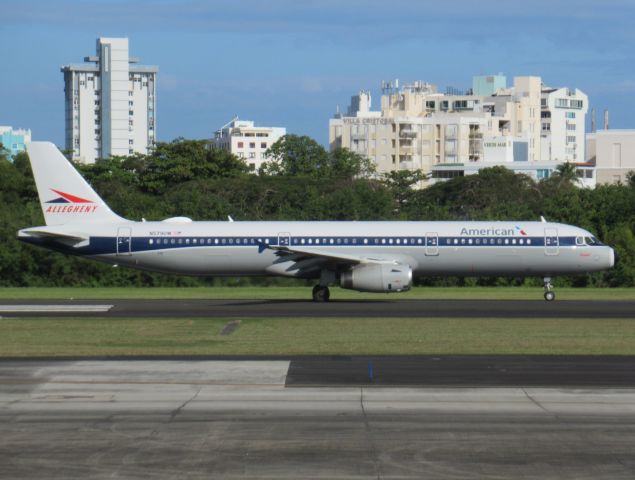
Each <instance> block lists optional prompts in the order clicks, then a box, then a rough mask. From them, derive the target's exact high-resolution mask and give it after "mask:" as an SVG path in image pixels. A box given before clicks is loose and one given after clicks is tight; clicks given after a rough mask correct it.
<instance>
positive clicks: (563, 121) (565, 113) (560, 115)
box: [541, 88, 589, 163]
mask: <svg viewBox="0 0 635 480" xmlns="http://www.w3.org/2000/svg"><path fill="white" fill-rule="evenodd" d="M588 108H589V99H588V97H587V96H586V95H585V94H584V93H583V92H581V91H580V90H578V89H573V90H571V89H568V88H543V89H542V95H541V139H542V140H541V148H542V152H541V159H542V160H545V161H555V162H571V163H576V162H582V161H584V158H585V152H584V150H585V119H586V114H587V111H588Z"/></svg>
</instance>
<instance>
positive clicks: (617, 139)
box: [586, 129, 635, 183]
mask: <svg viewBox="0 0 635 480" xmlns="http://www.w3.org/2000/svg"><path fill="white" fill-rule="evenodd" d="M586 143H587V150H586V155H587V157H586V159H587V161H588V162H590V163H592V164H594V165H595V172H596V177H597V183H618V182H622V183H626V182H627V181H628V174H629V172H635V130H608V129H606V130H598V131H597V132H593V133H589V134H588V135H587V137H586Z"/></svg>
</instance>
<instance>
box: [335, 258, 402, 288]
mask: <svg viewBox="0 0 635 480" xmlns="http://www.w3.org/2000/svg"><path fill="white" fill-rule="evenodd" d="M411 285H412V269H411V268H410V267H409V266H408V265H394V264H393V265H391V264H383V263H382V264H366V265H357V266H356V267H353V268H351V269H350V270H349V271H347V272H344V273H342V274H341V276H340V286H341V287H342V288H349V289H351V290H357V291H359V292H404V291H406V290H410V286H411Z"/></svg>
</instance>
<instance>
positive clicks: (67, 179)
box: [27, 142, 125, 225]
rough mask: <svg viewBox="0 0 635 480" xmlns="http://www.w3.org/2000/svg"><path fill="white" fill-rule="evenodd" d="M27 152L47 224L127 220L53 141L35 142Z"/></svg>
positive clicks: (28, 145)
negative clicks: (94, 187)
mask: <svg viewBox="0 0 635 480" xmlns="http://www.w3.org/2000/svg"><path fill="white" fill-rule="evenodd" d="M27 152H28V154H29V159H30V160H31V169H32V170H33V176H34V177H35V186H36V187H37V192H38V195H39V197H40V204H41V205H42V212H43V213H44V220H45V221H46V224H47V225H64V224H67V223H109V222H121V221H125V220H124V219H123V218H121V217H120V216H118V215H116V214H114V213H113V212H112V210H110V208H109V207H108V205H106V203H105V202H104V201H103V200H102V199H101V198H100V196H99V195H97V193H96V192H95V190H93V189H92V187H91V186H90V185H89V184H88V182H87V181H86V180H84V178H83V177H82V176H81V175H80V174H79V172H78V171H77V170H75V167H73V165H72V164H71V163H70V162H69V161H68V160H67V159H66V157H64V155H62V153H61V152H60V151H59V150H58V149H57V147H56V146H55V145H53V144H52V143H51V142H31V143H30V144H27Z"/></svg>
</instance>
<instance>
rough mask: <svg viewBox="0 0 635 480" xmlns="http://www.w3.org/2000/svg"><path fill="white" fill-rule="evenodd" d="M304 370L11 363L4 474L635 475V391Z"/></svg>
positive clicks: (0, 366) (6, 372)
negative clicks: (349, 378) (301, 378)
mask: <svg viewBox="0 0 635 480" xmlns="http://www.w3.org/2000/svg"><path fill="white" fill-rule="evenodd" d="M291 363H292V362H291ZM291 367H292V365H290V362H289V361H285V360H267V361H253V360H243V361H218V360H215V361H214V360H204V361H191V360H190V361H186V360H182V361H146V360H139V361H72V362H70V361H69V362H60V361H41V360H40V361H2V362H0V471H2V476H3V477H4V478H12V479H27V478H28V479H30V478H49V479H66V478H158V479H175V478H179V479H181V478H230V479H231V478H249V479H291V478H293V479H296V478H303V479H326V478H328V479H335V478H346V479H378V478H379V479H384V478H398V479H420V478H430V479H465V478H491V479H501V478H530V479H531V478H535V479H538V478H540V479H545V478H559V479H596V478H611V479H622V478H624V479H627V478H628V479H630V478H633V477H634V476H635V450H634V449H633V445H634V444H635V388H633V385H631V387H630V388H615V387H607V388H584V389H579V388H562V387H560V388H543V387H527V386H517V387H505V388H456V387H452V388H433V387H429V388H388V387H382V386H365V387H359V386H358V387H351V386H342V387H321V388H318V387H297V386H296V387H294V388H289V387H287V386H285V385H286V384H288V383H289V380H288V376H289V375H290V374H291V369H292V368H291Z"/></svg>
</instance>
